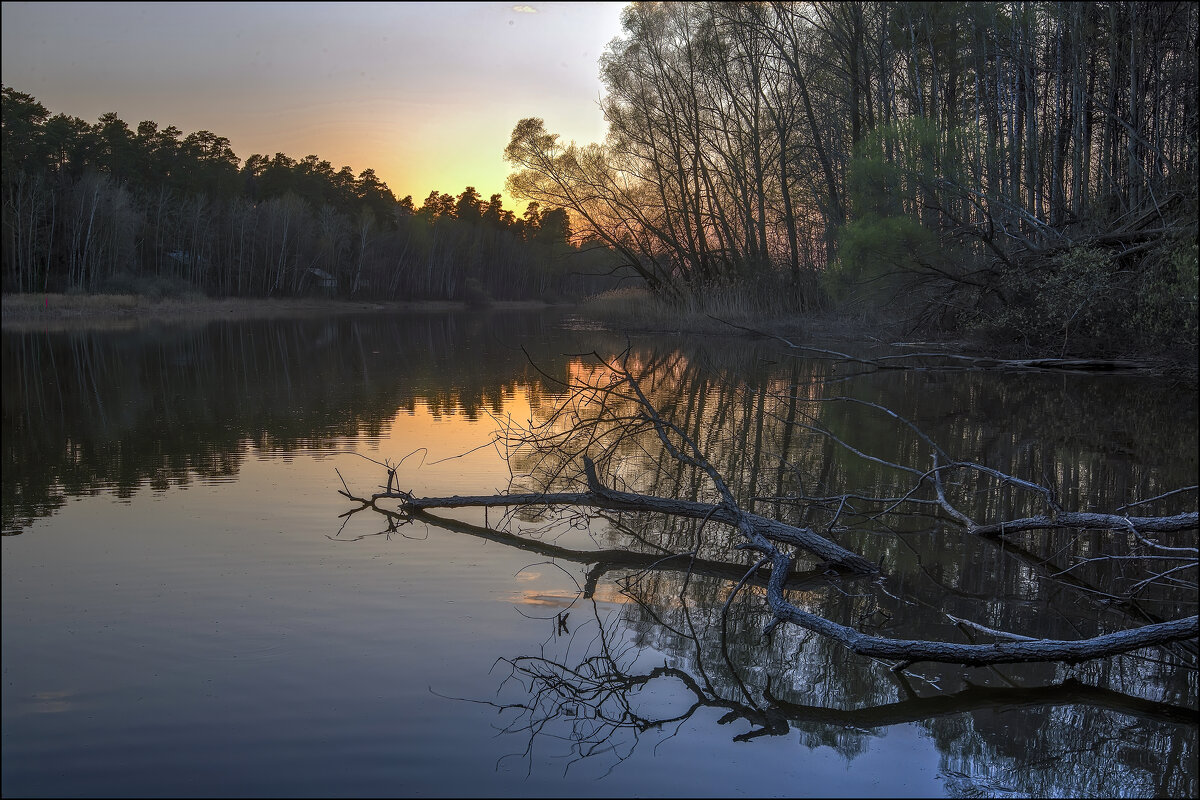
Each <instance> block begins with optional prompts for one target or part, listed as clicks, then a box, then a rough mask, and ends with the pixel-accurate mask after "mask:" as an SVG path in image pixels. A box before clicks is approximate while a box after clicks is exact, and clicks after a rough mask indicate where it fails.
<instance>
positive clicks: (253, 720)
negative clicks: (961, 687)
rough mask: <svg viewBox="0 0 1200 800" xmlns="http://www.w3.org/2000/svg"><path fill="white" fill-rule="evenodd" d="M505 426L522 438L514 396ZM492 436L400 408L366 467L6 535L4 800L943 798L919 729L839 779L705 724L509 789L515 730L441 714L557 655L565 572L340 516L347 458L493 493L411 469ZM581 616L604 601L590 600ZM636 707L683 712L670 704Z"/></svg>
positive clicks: (71, 509)
mask: <svg viewBox="0 0 1200 800" xmlns="http://www.w3.org/2000/svg"><path fill="white" fill-rule="evenodd" d="M505 410H506V411H509V412H511V413H512V414H513V415H514V416H517V417H519V416H521V415H523V414H525V415H527V414H528V397H527V390H525V389H518V390H517V391H516V392H515V393H514V396H513V397H512V398H511V399H508V400H506V402H505ZM493 429H494V422H493V421H492V420H491V419H490V418H489V417H487V416H486V415H480V416H479V418H477V419H476V420H474V421H472V420H468V419H467V418H466V416H465V415H464V414H461V413H445V414H441V415H439V416H438V417H435V416H434V415H433V414H432V413H431V412H430V411H429V409H428V408H427V407H426V406H425V405H424V404H422V403H418V404H417V406H416V408H415V409H414V411H413V412H412V413H409V412H407V411H400V412H398V413H397V415H396V416H395V418H394V419H393V420H392V422H391V423H389V424H388V425H386V426H384V429H383V431H382V433H381V435H380V436H379V437H377V438H376V439H373V440H372V441H371V442H369V443H367V442H364V441H363V440H362V438H361V437H346V438H341V439H337V440H335V441H331V442H329V443H328V444H327V446H325V447H322V448H301V449H297V450H282V449H280V450H271V451H269V452H260V451H258V449H257V448H254V447H251V446H248V447H247V449H246V458H244V460H243V461H242V462H241V466H240V468H239V470H238V472H237V474H236V476H234V477H232V478H228V479H222V480H215V481H207V480H200V481H192V482H190V483H189V484H188V485H187V486H177V485H172V486H170V487H169V488H166V489H165V490H155V491H151V490H148V489H142V490H139V491H137V492H135V493H134V494H133V496H132V497H131V498H129V499H127V500H120V499H118V498H115V497H113V496H112V495H111V494H110V493H107V492H103V491H102V492H99V493H98V494H95V495H91V496H83V497H78V498H74V499H72V500H69V501H68V502H67V503H66V505H65V506H64V507H63V508H62V509H61V510H60V511H58V512H56V513H55V514H53V515H51V516H49V517H44V518H40V519H38V520H36V521H35V522H34V523H33V524H32V525H31V526H30V528H29V529H28V530H27V531H26V532H25V533H24V534H22V535H21V536H12V537H4V538H3V539H2V540H0V547H2V548H3V558H0V572H2V573H3V580H2V581H0V586H2V589H3V602H2V603H0V609H2V610H3V624H2V625H0V638H2V639H3V653H4V657H5V681H4V682H3V685H2V688H3V704H2V708H3V711H4V730H5V736H6V740H5V747H4V750H3V760H4V763H3V770H2V772H0V774H3V778H4V794H5V795H9V794H12V795H14V796H16V795H21V794H24V793H25V792H26V791H28V790H29V789H30V787H32V786H37V787H38V789H39V790H40V791H44V792H45V793H47V794H54V793H62V794H65V795H84V794H95V793H97V792H99V793H101V794H119V793H122V792H128V793H132V794H134V795H151V794H164V793H165V794H168V795H174V794H178V795H186V794H208V793H214V794H216V795H228V794H233V795H242V794H249V795H289V794H291V793H294V795H295V796H304V795H312V794H316V795H322V794H338V795H351V796H368V795H380V794H397V795H408V794H438V795H451V796H453V795H470V796H477V795H505V796H518V795H519V796H564V795H566V796H585V795H591V794H597V793H599V794H602V795H607V796H642V795H647V794H649V795H660V796H671V795H684V796H701V795H705V794H713V795H716V796H731V795H732V794H736V793H738V792H746V793H749V794H751V795H781V794H783V795H791V794H794V793H803V791H805V790H811V791H813V792H815V793H816V794H820V795H831V794H835V793H840V792H844V793H846V794H847V795H852V796H859V795H867V794H870V793H872V790H873V791H874V792H875V793H880V792H881V789H880V787H881V786H882V787H884V788H883V790H882V793H885V794H896V793H899V794H905V793H908V794H914V795H919V796H929V795H934V794H939V793H940V783H939V781H938V779H937V776H936V764H937V751H936V748H935V747H934V745H933V743H932V742H931V741H930V740H928V739H926V738H924V737H921V736H919V735H917V734H916V733H915V726H899V727H897V728H894V729H889V731H888V732H887V733H886V736H885V738H881V739H872V741H873V742H874V743H875V744H876V745H877V747H873V748H871V749H869V750H868V751H867V752H866V753H864V754H862V755H861V756H859V757H858V758H856V759H855V761H854V762H853V764H852V765H851V764H848V763H847V762H846V761H845V759H844V758H843V757H842V756H841V755H839V754H838V753H836V752H835V751H833V750H831V749H828V748H820V749H817V750H811V751H810V750H808V749H807V748H805V747H804V746H803V745H802V744H801V742H800V741H799V740H798V734H797V733H795V732H793V733H790V734H789V735H787V736H783V737H778V738H774V737H769V738H767V739H759V740H756V742H755V743H754V744H753V745H747V744H743V743H737V742H734V741H733V737H734V736H735V735H737V734H738V733H742V732H745V731H746V730H748V729H749V726H748V724H747V723H745V722H744V721H738V722H737V723H735V724H730V725H721V724H718V722H717V720H718V719H719V718H720V717H721V715H722V714H723V713H724V709H701V710H700V711H699V712H697V714H696V716H695V717H694V718H693V719H692V720H690V721H689V722H687V723H686V725H685V730H684V731H683V732H682V733H681V734H678V735H676V734H675V731H674V728H673V726H668V727H666V728H664V729H662V730H651V731H647V732H645V734H644V738H643V741H642V743H641V745H639V747H638V748H637V749H636V751H635V753H634V754H633V756H632V757H631V759H630V760H629V761H628V762H626V763H624V764H622V765H620V766H618V767H617V768H616V769H614V770H613V771H612V772H611V773H608V774H607V776H606V777H604V778H603V779H602V780H597V779H598V778H600V777H601V776H602V775H604V774H605V773H606V772H607V769H608V767H609V766H611V764H612V759H610V758H607V757H600V758H596V759H593V760H590V761H588V762H586V763H581V764H578V765H576V766H574V767H572V769H571V770H570V771H569V772H566V773H564V770H563V767H564V765H565V761H564V759H563V758H562V752H563V750H564V748H558V747H556V746H554V745H556V744H557V742H549V741H543V742H541V743H539V745H538V747H537V748H536V750H535V753H534V757H533V770H532V774H531V775H529V776H528V777H527V775H526V763H525V762H524V761H523V760H522V759H520V758H516V759H510V760H507V761H503V762H500V759H501V758H502V757H503V756H505V755H508V754H512V753H520V752H521V750H522V749H523V748H524V746H525V743H526V739H525V736H524V735H523V734H521V733H518V734H515V735H510V736H497V734H496V729H495V727H494V726H496V725H497V724H502V723H504V722H507V721H509V719H511V714H510V715H506V716H503V717H501V716H498V715H497V713H496V711H495V709H494V708H491V707H489V706H486V705H481V704H479V703H472V702H461V701H459V700H455V699H452V698H468V699H479V700H484V701H487V700H493V699H495V698H496V697H497V692H498V687H499V685H500V684H501V682H502V681H503V678H504V675H505V673H504V670H503V668H502V667H499V668H497V667H496V665H495V662H496V659H497V658H498V657H500V656H508V657H514V656H519V655H525V654H530V653H537V652H539V648H542V647H543V646H545V643H546V642H547V640H548V639H552V641H553V642H557V643H563V642H565V641H566V639H565V638H563V639H558V638H553V637H554V631H555V627H554V626H555V624H556V623H555V621H554V614H555V613H556V612H557V611H559V610H560V609H561V608H563V607H565V606H567V605H568V604H569V603H570V599H571V598H573V597H574V592H575V588H576V586H577V585H578V582H579V581H581V580H582V577H581V575H580V574H579V568H577V567H576V566H575V565H572V564H563V565H562V566H563V569H559V568H556V567H554V566H552V565H550V564H549V563H547V562H546V560H545V559H543V558H541V557H540V556H537V555H534V554H530V553H528V552H523V551H519V550H516V549H513V548H511V547H506V546H504V545H500V544H496V543H492V542H484V541H481V540H478V539H475V538H473V537H468V536H462V535H458V534H453V533H449V532H447V531H443V530H440V529H432V528H431V529H429V530H428V531H426V530H424V526H406V527H405V528H403V529H402V530H401V532H400V533H398V534H392V535H391V536H390V537H384V536H367V538H363V539H360V540H357V541H353V539H354V537H356V536H358V535H362V534H370V533H373V532H376V531H379V530H380V529H381V528H382V524H381V520H380V519H379V518H378V517H377V516H376V515H372V514H367V515H359V516H357V517H355V518H353V519H352V520H351V521H350V523H349V524H348V526H347V528H346V530H345V531H344V532H342V533H341V534H340V535H339V527H340V525H341V523H342V520H340V519H339V518H338V514H340V513H342V512H344V511H346V510H348V509H349V508H351V507H352V506H353V504H352V503H350V502H349V501H347V500H345V499H344V498H342V497H340V496H339V495H338V494H337V489H338V488H340V487H341V482H340V481H339V479H338V476H337V472H335V469H336V470H338V471H340V472H341V474H342V475H343V476H344V477H345V479H346V481H347V483H348V484H349V485H350V486H351V487H352V488H354V489H357V490H370V489H371V487H373V486H375V485H376V484H378V483H381V482H382V480H383V476H382V474H381V471H380V469H379V467H377V466H376V465H373V464H371V463H369V462H367V461H366V460H364V459H362V458H358V457H356V456H354V455H352V454H351V453H350V452H347V451H351V450H357V451H358V452H362V453H364V454H366V455H369V456H371V457H373V458H379V459H383V458H385V457H386V458H389V459H391V460H393V461H394V460H396V458H398V457H399V456H400V455H402V454H404V453H407V452H409V451H411V450H412V449H414V448H415V447H416V446H417V445H419V444H425V445H428V446H429V448H430V453H429V455H428V456H427V457H426V461H425V463H424V465H421V464H420V460H419V458H413V459H409V460H408V461H406V462H405V464H404V466H403V467H402V468H401V470H400V477H401V482H402V485H405V486H413V487H416V488H420V489H422V490H435V489H436V491H438V492H439V493H455V492H456V493H478V492H486V491H489V490H490V489H492V488H503V486H504V485H505V484H504V482H505V480H506V479H507V470H506V468H505V467H504V465H503V462H502V460H501V459H500V458H499V456H498V455H497V454H496V452H495V451H494V450H492V449H491V448H483V449H480V450H476V451H475V452H473V453H471V454H470V455H466V456H464V457H463V458H460V459H450V460H441V461H440V463H432V462H434V461H438V460H439V459H445V458H446V457H447V456H453V455H456V454H458V453H462V452H465V451H466V450H467V449H469V448H472V447H475V446H477V445H478V444H480V443H481V442H484V441H487V439H488V438H489V435H490V433H491V432H492V430H493ZM454 516H459V517H471V516H473V515H472V514H471V513H470V512H461V513H455V514H454ZM477 521H482V520H477ZM331 537H335V538H337V539H343V541H335V540H333V539H331ZM564 570H565V571H564ZM568 573H571V574H573V575H574V578H572V577H571V575H570V574H568ZM598 599H599V601H600V602H601V604H602V605H603V604H605V603H613V602H616V601H619V600H622V599H623V598H621V597H620V595H619V594H617V592H616V591H615V587H613V586H612V585H611V584H605V585H602V587H601V592H600V594H599V597H598ZM589 612H590V604H584V605H581V604H579V603H577V604H576V605H575V607H574V608H573V609H572V613H571V617H570V622H569V625H570V629H571V631H572V633H574V632H576V631H577V630H579V634H578V636H579V638H578V639H577V640H576V644H577V645H581V646H582V645H584V644H587V643H589V642H590V643H593V644H594V641H593V636H594V630H595V624H594V622H593V623H589V622H588V617H589ZM602 613H603V614H604V615H605V618H608V617H607V611H605V610H602ZM645 657H646V658H647V659H648V660H649V661H652V662H654V663H655V664H657V663H661V662H662V661H663V660H664V658H665V657H666V656H665V654H661V653H658V652H656V651H647V652H646V653H645ZM508 688H509V689H512V688H514V687H513V685H512V684H511V683H510V684H509V685H508ZM638 700H639V702H642V703H647V704H650V705H653V706H657V705H662V706H663V707H666V708H677V707H678V708H686V707H687V706H688V705H690V702H691V701H690V699H689V695H688V694H687V693H686V692H684V691H682V689H681V687H680V685H679V684H678V682H676V681H661V682H658V683H657V684H656V685H655V686H653V687H650V688H648V689H647V692H646V693H645V694H644V695H641V696H639V698H638ZM660 741H661V745H660V746H658V747H655V744H656V743H658V742H660ZM893 744H895V745H897V746H896V747H893V746H892V745H893ZM498 764H499V766H498ZM747 776H752V777H751V778H747ZM881 776H886V779H884V778H883V777H881ZM881 781H883V782H882V783H881Z"/></svg>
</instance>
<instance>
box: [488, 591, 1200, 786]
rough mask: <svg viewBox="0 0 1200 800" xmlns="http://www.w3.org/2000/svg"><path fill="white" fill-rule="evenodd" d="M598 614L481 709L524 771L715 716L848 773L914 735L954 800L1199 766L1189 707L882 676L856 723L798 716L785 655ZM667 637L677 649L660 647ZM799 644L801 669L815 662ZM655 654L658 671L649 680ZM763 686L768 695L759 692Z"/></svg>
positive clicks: (606, 753)
mask: <svg viewBox="0 0 1200 800" xmlns="http://www.w3.org/2000/svg"><path fill="white" fill-rule="evenodd" d="M602 609H604V606H603V605H602V604H599V603H595V602H593V603H590V604H588V605H586V606H585V607H584V613H587V612H590V618H589V620H588V623H587V624H586V625H584V626H582V627H580V628H579V629H578V630H577V631H576V632H575V634H574V635H573V637H572V638H571V639H569V640H567V641H564V642H558V641H553V642H547V643H543V645H542V646H541V648H540V649H539V651H538V652H537V653H536V654H532V655H522V656H516V657H509V658H503V659H501V662H502V663H503V665H504V669H503V670H501V674H502V676H503V677H502V681H501V689H500V694H501V698H500V699H499V700H496V701H483V702H487V703H489V704H491V705H494V706H496V707H497V708H498V709H500V710H501V712H502V714H503V715H504V728H503V729H504V731H505V733H506V734H507V735H509V736H511V737H513V738H514V739H517V740H519V741H523V742H526V744H525V745H524V747H523V748H522V747H518V748H516V749H517V750H518V751H519V752H521V753H522V754H523V755H525V756H527V755H528V754H529V752H530V751H531V750H532V749H533V748H534V746H535V744H542V745H547V743H549V744H548V745H547V746H554V745H557V746H558V748H559V749H561V750H562V751H564V752H563V754H562V757H563V758H565V759H567V761H568V763H571V762H574V761H582V760H585V759H595V760H601V761H605V762H608V763H610V764H615V763H619V762H620V761H623V760H625V759H627V758H628V757H630V756H631V755H632V754H633V752H634V751H635V750H636V749H637V748H638V747H639V746H650V747H652V746H653V744H652V743H646V744H644V743H643V741H642V740H643V739H644V738H646V737H651V738H652V739H653V741H654V742H658V741H661V738H662V732H663V731H664V729H665V730H666V731H667V732H668V733H669V732H670V731H678V730H679V729H680V728H681V727H682V725H683V723H684V722H686V721H688V720H689V719H691V718H692V717H693V716H694V715H695V714H696V713H697V712H698V711H700V710H701V709H704V708H710V709H719V710H720V711H722V712H724V713H723V716H721V718H720V719H719V720H718V724H720V725H728V726H729V727H730V729H731V730H730V732H729V734H727V735H729V736H730V737H731V739H732V740H733V741H735V742H750V741H753V740H755V739H758V738H760V737H764V736H766V737H770V736H786V735H789V733H791V734H793V735H798V742H799V743H800V744H801V745H802V746H803V747H806V748H809V749H816V748H819V747H830V748H833V749H834V750H836V751H837V752H838V753H840V754H841V755H842V756H843V757H844V758H846V759H847V761H853V760H854V759H855V758H856V757H858V756H859V755H861V754H862V753H863V752H864V751H865V750H866V748H867V746H868V742H869V741H870V740H872V739H873V738H876V737H878V736H880V735H881V734H882V733H883V732H884V729H886V728H888V727H891V726H896V725H905V724H916V725H918V726H920V727H921V728H922V729H923V730H925V731H926V732H927V734H928V735H929V736H931V737H932V738H933V739H934V740H935V741H937V743H938V747H939V750H940V751H941V753H942V759H941V765H940V767H941V771H942V773H943V775H945V776H946V777H947V778H948V779H949V780H948V781H947V788H948V789H949V794H951V795H952V796H981V795H983V796H995V795H996V794H998V793H999V794H1005V793H1011V794H1015V795H1018V796H1042V797H1055V796H1064V795H1065V796H1093V795H1106V794H1113V793H1114V790H1120V793H1122V794H1126V793H1127V794H1132V795H1153V796H1160V797H1161V796H1179V795H1180V793H1186V792H1189V791H1190V790H1191V789H1193V788H1194V785H1195V784H1194V781H1195V776H1194V773H1193V774H1191V775H1189V773H1188V770H1187V768H1186V763H1187V762H1186V758H1187V756H1188V755H1190V754H1191V753H1193V752H1194V750H1192V749H1191V746H1190V745H1189V739H1191V738H1193V737H1190V736H1189V732H1190V731H1192V729H1193V728H1194V719H1195V712H1194V710H1192V709H1189V708H1186V707H1182V706H1178V705H1172V704H1170V703H1163V702H1157V701H1151V700H1146V699H1143V698H1139V697H1136V696H1133V695H1129V694H1125V693H1122V692H1119V691H1114V690H1112V689H1107V688H1102V687H1098V686H1096V685H1093V684H1090V683H1086V682H1084V681H1083V680H1080V679H1078V678H1074V677H1071V678H1065V679H1061V680H1058V681H1056V682H1054V683H1051V684H1049V685H1045V686H1033V687H1021V686H1015V685H1003V686H985V685H976V684H968V685H966V686H964V687H963V688H961V689H958V690H956V691H953V692H942V693H931V691H932V690H931V689H930V688H928V687H926V688H925V690H924V691H921V690H919V689H918V688H916V687H914V686H913V685H912V683H911V682H910V681H909V680H907V679H906V678H905V677H904V676H902V675H899V674H896V673H892V672H890V671H887V670H885V671H883V673H884V674H886V675H887V676H889V677H890V679H891V681H890V683H891V685H890V686H889V687H887V689H885V690H883V691H879V692H876V693H874V694H869V695H866V696H863V697H860V698H859V699H858V701H857V702H856V703H855V704H854V706H853V707H840V706H838V705H829V704H827V702H828V701H827V702H818V703H811V702H810V703H805V702H796V701H794V700H788V699H786V697H785V696H783V695H784V693H781V692H780V690H779V688H778V686H777V685H775V686H773V684H772V675H778V673H777V672H775V671H774V669H775V667H776V666H777V662H778V656H779V653H778V648H775V647H772V648H770V651H769V654H764V655H769V658H767V659H766V660H765V661H764V659H763V658H762V656H761V655H760V657H759V658H756V659H754V660H753V661H749V662H746V661H743V662H738V661H737V660H736V659H737V656H736V655H734V654H732V653H730V652H727V651H725V650H724V649H723V648H721V647H719V646H718V645H717V643H716V641H715V640H714V638H713V637H712V636H711V635H709V634H711V628H709V627H708V626H707V625H706V624H705V620H703V619H692V618H689V619H688V620H687V622H688V626H687V627H686V628H685V629H682V630H681V629H678V628H674V627H673V626H671V625H670V624H669V623H667V622H664V621H663V620H662V619H660V618H659V616H660V615H659V610H658V609H655V608H651V607H648V606H646V605H645V604H644V603H641V602H635V603H631V604H627V605H625V606H624V607H623V608H622V609H621V610H620V611H617V612H610V611H607V610H602ZM684 613H685V615H687V612H686V611H685V612H684ZM733 616H734V621H732V622H731V624H730V626H729V628H728V629H729V630H733V631H738V630H742V629H744V627H745V624H746V623H751V624H753V623H754V622H755V621H756V620H753V619H748V618H747V617H748V616H753V612H752V611H750V610H749V609H748V608H746V607H745V606H743V607H742V608H740V609H738V610H736V611H734V612H733ZM666 630H669V631H670V632H671V635H672V636H673V637H674V639H675V641H673V642H665V641H664V639H663V637H662V636H661V635H654V634H655V633H657V634H661V633H662V632H663V631H666ZM735 638H742V637H739V636H737V635H736V634H735ZM580 641H582V642H584V644H582V645H580ZM792 644H795V643H792ZM803 644H804V643H801V647H800V650H799V651H797V652H796V654H795V656H794V657H795V658H806V657H811V656H805V655H804V646H803ZM758 649H760V650H761V645H760V646H759V647H758ZM648 653H652V654H653V656H660V655H661V654H664V653H665V654H666V656H667V657H666V659H665V660H660V662H659V663H657V664H654V663H653V658H652V657H651V658H648V657H647V654H648ZM739 663H740V666H737V665H739ZM751 664H754V665H755V666H753V667H751V666H749V665H751ZM828 666H835V665H828ZM756 673H757V674H758V675H759V676H760V677H761V676H765V679H763V680H755V675H756ZM814 677H816V676H814ZM823 677H824V679H823V680H821V681H820V682H821V683H824V684H826V685H830V684H834V683H837V682H839V681H841V680H843V679H844V677H845V673H844V672H843V673H831V672H826V673H825V675H824V676H823ZM776 684H777V682H776ZM819 693H820V691H819V690H818V694H819ZM1160 748H1161V749H1160ZM1151 754H1159V755H1165V756H1166V758H1165V759H1159V758H1157V757H1148V756H1150V755H1151Z"/></svg>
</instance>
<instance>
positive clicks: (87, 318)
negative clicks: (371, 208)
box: [2, 294, 547, 331]
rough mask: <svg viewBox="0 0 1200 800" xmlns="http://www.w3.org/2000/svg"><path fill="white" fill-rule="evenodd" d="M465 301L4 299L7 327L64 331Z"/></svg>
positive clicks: (437, 306) (440, 306)
mask: <svg viewBox="0 0 1200 800" xmlns="http://www.w3.org/2000/svg"><path fill="white" fill-rule="evenodd" d="M488 307H489V308H495V309H498V310H535V309H539V308H545V307H547V304H546V303H542V302H539V301H506V302H496V303H493V304H491V305H489V306H488ZM463 308H466V304H464V303H457V302H450V301H444V300H422V301H411V302H375V301H372V300H340V299H334V298H325V297H299V298H246V297H207V296H205V295H202V294H186V295H181V296H179V297H150V296H147V295H136V294H6V295H4V297H3V300H2V309H3V327H4V329H5V330H13V331H22V330H64V329H68V328H73V327H81V326H82V327H89V328H92V327H113V328H121V327H132V326H136V325H138V324H141V323H144V322H151V321H157V322H183V321H192V322H210V321H214V320H242V319H284V318H295V317H322V316H339V315H346V314H377V313H383V314H387V313H403V312H412V311H417V310H421V311H438V312H440V311H454V310H459V309H463Z"/></svg>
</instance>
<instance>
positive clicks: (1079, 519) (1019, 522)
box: [969, 511, 1200, 536]
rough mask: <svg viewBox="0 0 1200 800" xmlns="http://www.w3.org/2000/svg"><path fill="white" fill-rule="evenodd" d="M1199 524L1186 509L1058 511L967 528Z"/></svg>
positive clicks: (1163, 529)
mask: <svg viewBox="0 0 1200 800" xmlns="http://www.w3.org/2000/svg"><path fill="white" fill-rule="evenodd" d="M1197 526H1200V512H1196V511H1189V512H1186V513H1183V514H1176V515H1175V516H1173V517H1123V516H1121V515H1119V514H1093V513H1090V512H1079V511H1060V512H1058V514H1056V515H1054V516H1053V517H1048V516H1037V517H1023V518H1021V519H1013V520H1008V521H1006V522H993V523H990V524H987V525H975V526H972V527H970V528H969V530H970V532H971V533H974V534H977V535H979V536H997V535H1003V534H1006V533H1017V532H1019V531H1033V530H1043V529H1048V528H1093V529H1094V528H1108V529H1112V530H1129V529H1130V528H1131V527H1132V528H1133V529H1134V530H1136V531H1138V532H1139V533H1140V532H1147V533H1168V532H1171V531H1186V530H1189V529H1191V528H1195V527H1197Z"/></svg>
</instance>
